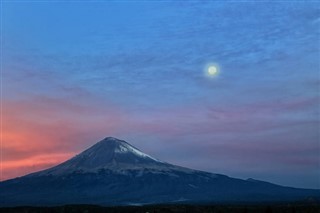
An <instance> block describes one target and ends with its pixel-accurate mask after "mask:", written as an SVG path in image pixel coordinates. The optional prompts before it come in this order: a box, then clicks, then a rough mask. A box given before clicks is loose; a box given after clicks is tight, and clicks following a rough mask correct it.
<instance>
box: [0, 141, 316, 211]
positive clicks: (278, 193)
mask: <svg viewBox="0 0 320 213" xmlns="http://www.w3.org/2000/svg"><path fill="white" fill-rule="evenodd" d="M311 198H312V199H316V200H317V199H319V198H320V190H312V189H297V188H292V187H283V186H279V185H276V184H272V183H268V182H264V181H258V180H253V179H247V180H242V179H237V178H231V177H228V176H226V175H221V174H213V173H209V172H203V171H198V170H192V169H188V168H184V167H180V166H175V165H172V164H169V163H165V162H162V161H160V160H158V159H155V158H153V157H151V156H149V155H147V154H145V153H143V152H141V151H140V150H139V149H137V148H135V147H134V146H132V145H130V144H129V143H127V142H125V141H123V140H118V139H116V138H112V137H107V138H105V139H104V140H102V141H100V142H98V143H96V144H95V145H93V146H92V147H90V148H89V149H87V150H85V151H84V152H82V153H80V154H79V155H76V156H75V157H73V158H71V159H70V160H67V161H65V162H63V163H61V164H59V165H57V166H55V167H52V168H49V169H46V170H43V171H40V172H36V173H32V174H29V175H26V176H23V177H19V178H15V179H11V180H7V181H3V182H0V206H21V205H35V206H48V205H52V206H53V205H65V204H96V205H144V204H157V203H225V202H229V203H235V202H237V203H238V202H278V201H281V202H282V201H298V200H305V199H311Z"/></svg>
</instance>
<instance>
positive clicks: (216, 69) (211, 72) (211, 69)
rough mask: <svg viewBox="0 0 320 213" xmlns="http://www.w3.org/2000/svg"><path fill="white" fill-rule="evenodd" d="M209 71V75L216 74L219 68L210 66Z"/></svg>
mask: <svg viewBox="0 0 320 213" xmlns="http://www.w3.org/2000/svg"><path fill="white" fill-rule="evenodd" d="M207 73H208V75H209V76H212V77H213V76H216V75H217V74H218V68H217V67H216V66H209V67H208V70H207Z"/></svg>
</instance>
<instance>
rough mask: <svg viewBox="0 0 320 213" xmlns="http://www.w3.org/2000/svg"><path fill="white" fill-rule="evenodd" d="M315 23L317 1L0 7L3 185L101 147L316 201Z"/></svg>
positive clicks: (318, 105)
mask: <svg viewBox="0 0 320 213" xmlns="http://www.w3.org/2000/svg"><path fill="white" fill-rule="evenodd" d="M319 14H320V5H319V2H316V1H313V2H312V1H278V2H277V3H275V2H273V3H271V2H259V3H257V2H256V3H255V2H253V1H229V2H226V1H215V2H210V1H202V2H200V1H199V2H197V1H189V2H184V1H163V2H160V1H153V2H146V1H120V2H107V1H90V2H89V1H86V2H85V1H70V2H68V3H67V2H63V1H56V2H50V1H29V2H28V1H14V0H13V1H6V0H4V1H2V11H1V16H2V17H1V20H2V30H1V35H2V98H1V104H2V117H1V118H2V131H1V134H2V146H1V148H2V170H1V180H5V179H9V178H14V177H17V176H22V175H25V174H28V173H30V172H35V171H38V170H41V169H45V168H49V167H51V166H53V165H56V164H58V163H60V162H63V161H65V160H67V159H68V158H70V157H72V156H73V155H75V154H78V153H79V152H81V151H83V150H84V149H86V148H88V147H90V146H91V145H93V144H94V143H96V142H98V141H100V140H102V139H103V138H105V137H107V136H113V137H117V138H119V139H123V140H126V141H127V142H129V143H131V144H132V145H134V146H136V147H138V148H139V149H140V150H142V151H144V152H146V153H148V154H150V155H151V156H154V157H156V158H158V159H161V160H163V161H166V162H170V163H173V164H177V165H181V166H185V167H189V168H193V169H199V170H205V171H209V172H213V173H222V174H226V175H229V176H232V177H238V178H244V179H246V178H254V179H260V180H265V181H270V182H273V183H276V184H281V185H289V186H295V187H306V188H320V157H319V156H320V133H319V128H320V95H319V94H320V73H319V69H320V67H319V58H320V55H319V53H320V34H319V32H320V30H319V29H320V28H319V27H320V26H319V25H320V15H319ZM210 65H215V66H217V68H219V73H218V74H217V75H216V76H213V77H210V76H208V75H207V74H206V70H207V68H208V66H210Z"/></svg>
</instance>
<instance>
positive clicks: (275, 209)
mask: <svg viewBox="0 0 320 213" xmlns="http://www.w3.org/2000/svg"><path fill="white" fill-rule="evenodd" d="M2 212H3V213H20V212H21V213H22V212H23V213H42V212H44V213H77V212H82V213H96V212H97V213H100V212H101V213H102V212H106V213H147V212H148V213H160V212H161V213H171V212H172V213H176V212H177V213H180V212H181V213H184V212H188V213H198V212H199V213H200V212H201V213H224V212H231V213H255V212H257V213H258V212H259V213H320V204H319V203H318V204H272V205H243V204H242V205H154V206H151V205H150V206H121V207H102V206H94V205H66V206H56V207H31V206H24V207H8V208H0V213H2Z"/></svg>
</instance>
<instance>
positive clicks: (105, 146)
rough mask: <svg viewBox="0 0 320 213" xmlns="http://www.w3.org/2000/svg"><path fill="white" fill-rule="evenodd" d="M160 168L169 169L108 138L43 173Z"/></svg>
mask: <svg viewBox="0 0 320 213" xmlns="http://www.w3.org/2000/svg"><path fill="white" fill-rule="evenodd" d="M159 166H161V167H167V166H168V164H166V163H163V162H162V161H159V160H157V159H155V158H153V157H151V156H150V155H147V154H145V153H143V152H141V151H140V150H139V149H137V148H135V147H134V146H132V145H130V144H129V143H127V142H125V141H123V140H119V139H117V138H113V137H107V138H105V139H103V140H101V141H99V142H98V143H96V144H94V145H93V146H91V147H90V148H88V149H86V150H85V151H83V152H82V153H80V154H78V155H76V156H74V157H73V158H71V159H70V160H68V161H65V162H64V163H62V164H59V165H57V166H55V167H52V168H50V169H48V170H45V171H43V172H44V173H45V174H64V173H72V172H76V171H82V172H86V171H87V172H95V171H98V170H100V169H111V170H123V169H126V168H144V167H159ZM43 172H40V174H43Z"/></svg>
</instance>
